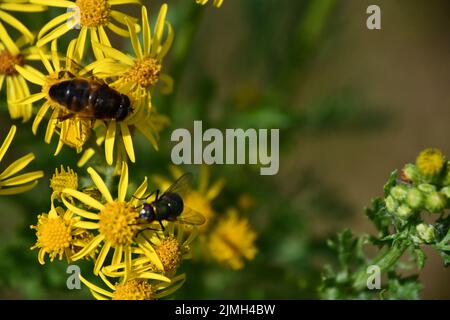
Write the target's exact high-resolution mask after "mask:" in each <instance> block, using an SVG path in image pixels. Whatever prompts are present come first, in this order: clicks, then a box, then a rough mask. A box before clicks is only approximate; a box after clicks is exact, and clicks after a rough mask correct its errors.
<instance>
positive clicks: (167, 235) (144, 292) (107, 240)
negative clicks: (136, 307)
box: [31, 162, 197, 299]
mask: <svg viewBox="0 0 450 320" xmlns="http://www.w3.org/2000/svg"><path fill="white" fill-rule="evenodd" d="M87 173H88V175H89V178H90V180H91V182H92V185H91V186H90V187H88V188H83V189H80V187H79V181H78V180H79V179H78V174H76V173H75V172H74V171H73V170H72V169H70V168H67V169H64V168H61V169H60V170H56V171H55V174H54V175H53V177H52V179H51V182H50V186H51V188H52V190H53V193H52V199H51V209H50V211H49V212H48V213H43V214H42V215H40V216H38V222H37V225H35V226H32V227H31V228H32V229H34V230H36V237H37V242H36V244H35V245H34V246H33V247H32V249H36V248H37V249H39V254H38V260H39V262H40V263H41V264H44V263H45V256H46V255H48V256H49V257H50V261H53V260H54V259H55V258H56V257H58V258H59V259H60V260H61V259H62V258H63V257H64V258H66V260H67V261H68V262H76V261H78V260H82V259H87V260H90V261H92V262H93V269H92V273H93V274H94V275H95V276H98V277H99V278H100V279H101V280H102V281H103V282H104V284H105V285H106V286H107V287H108V288H109V289H111V290H112V291H111V292H109V291H106V290H105V289H101V288H100V287H98V286H97V285H95V284H94V283H93V282H91V281H89V280H87V276H86V273H87V274H89V273H88V272H86V273H83V276H82V277H81V280H82V281H83V283H85V284H86V286H87V287H88V288H89V289H90V290H91V292H92V294H93V296H94V297H96V298H99V299H103V298H113V299H156V298H162V297H164V296H166V295H168V294H170V293H173V292H174V291H176V290H177V289H178V288H179V287H181V285H182V284H183V282H184V280H185V278H186V276H185V275H184V274H177V269H178V267H179V266H180V264H181V263H182V261H183V260H185V259H189V258H190V257H191V249H190V246H191V243H192V242H193V240H194V239H195V238H196V236H197V232H196V231H195V230H191V231H190V232H189V233H187V232H186V231H185V230H184V227H183V226H182V225H181V224H179V223H177V222H168V221H163V223H164V229H161V228H159V226H158V224H157V223H149V222H146V221H145V220H143V219H141V217H140V214H139V212H140V210H141V209H142V200H141V199H143V198H146V194H147V188H148V183H147V178H145V179H144V181H143V182H142V183H141V184H140V185H139V186H138V187H137V188H136V189H135V190H134V191H133V192H132V193H130V192H129V183H128V181H129V179H128V178H129V174H128V165H127V163H126V162H123V163H122V167H121V173H120V180H119V182H118V184H117V186H118V187H117V195H116V196H114V197H113V195H112V193H111V191H110V190H109V188H108V186H107V183H106V182H105V180H106V181H108V180H107V179H103V178H102V177H101V176H100V175H99V174H98V172H97V171H96V170H94V169H93V168H88V169H87ZM108 179H111V177H109V178H108ZM147 197H148V196H147ZM55 203H56V205H55Z"/></svg>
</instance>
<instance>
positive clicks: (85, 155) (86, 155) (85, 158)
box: [77, 148, 95, 167]
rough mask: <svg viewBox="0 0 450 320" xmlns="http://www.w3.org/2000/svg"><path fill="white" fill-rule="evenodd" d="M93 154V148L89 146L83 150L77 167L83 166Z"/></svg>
mask: <svg viewBox="0 0 450 320" xmlns="http://www.w3.org/2000/svg"><path fill="white" fill-rule="evenodd" d="M94 154H95V150H94V149H93V148H89V149H87V150H85V151H84V153H83V155H82V156H81V157H80V160H78V162H77V166H78V167H82V166H84V165H85V164H86V163H87V162H88V161H89V159H91V158H92V156H93V155H94Z"/></svg>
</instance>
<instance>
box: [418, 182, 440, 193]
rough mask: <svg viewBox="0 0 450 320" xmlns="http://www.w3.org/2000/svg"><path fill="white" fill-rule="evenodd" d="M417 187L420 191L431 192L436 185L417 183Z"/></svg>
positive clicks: (434, 189)
mask: <svg viewBox="0 0 450 320" xmlns="http://www.w3.org/2000/svg"><path fill="white" fill-rule="evenodd" d="M417 188H418V189H419V190H420V191H422V192H425V193H432V192H435V191H436V187H435V186H433V185H432V184H429V183H422V184H419V186H418V187H417Z"/></svg>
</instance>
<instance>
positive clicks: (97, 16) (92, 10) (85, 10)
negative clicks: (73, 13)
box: [75, 0, 111, 28]
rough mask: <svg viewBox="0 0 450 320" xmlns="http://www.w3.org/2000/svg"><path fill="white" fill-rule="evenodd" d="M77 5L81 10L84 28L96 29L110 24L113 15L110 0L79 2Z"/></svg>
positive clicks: (79, 0) (81, 21)
mask: <svg viewBox="0 0 450 320" xmlns="http://www.w3.org/2000/svg"><path fill="white" fill-rule="evenodd" d="M75 3H76V5H77V6H78V8H80V23H81V25H82V26H84V27H89V28H95V27H99V26H105V25H107V24H108V22H109V15H110V13H111V6H110V5H109V3H108V0H77V1H76V2H75Z"/></svg>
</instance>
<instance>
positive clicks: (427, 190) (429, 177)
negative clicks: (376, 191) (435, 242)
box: [385, 149, 450, 238]
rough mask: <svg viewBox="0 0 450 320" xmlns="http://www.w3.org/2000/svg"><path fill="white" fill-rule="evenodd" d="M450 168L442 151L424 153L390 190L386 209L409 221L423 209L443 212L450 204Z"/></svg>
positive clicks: (426, 151) (430, 150)
mask: <svg viewBox="0 0 450 320" xmlns="http://www.w3.org/2000/svg"><path fill="white" fill-rule="evenodd" d="M449 169H450V162H448V161H446V160H445V157H444V155H443V154H442V152H441V151H440V150H437V149H426V150H424V151H422V152H421V153H420V154H419V156H418V157H417V160H416V164H407V165H406V166H405V167H404V168H403V170H402V171H401V173H400V179H399V181H398V182H397V183H396V184H395V186H392V188H390V191H389V195H388V196H387V197H386V199H385V202H386V208H387V209H388V211H389V212H390V213H391V214H393V215H394V216H395V217H397V218H399V219H400V220H405V221H406V220H408V219H410V218H411V217H412V216H414V215H415V214H418V213H420V212H422V211H423V210H426V211H428V212H430V213H441V212H442V211H443V210H444V209H445V208H447V207H448V205H449V204H450V202H449V201H448V200H449V199H450V170H449ZM422 229H423V227H420V230H422ZM428 229H429V228H428ZM421 233H423V232H421ZM427 238H429V237H427Z"/></svg>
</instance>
